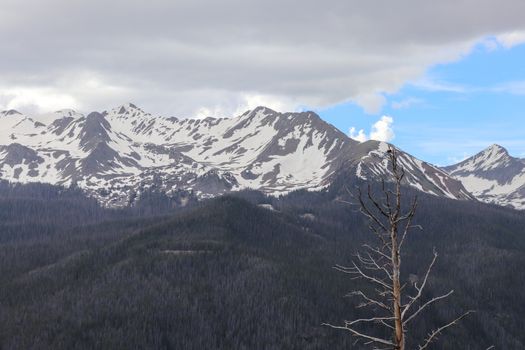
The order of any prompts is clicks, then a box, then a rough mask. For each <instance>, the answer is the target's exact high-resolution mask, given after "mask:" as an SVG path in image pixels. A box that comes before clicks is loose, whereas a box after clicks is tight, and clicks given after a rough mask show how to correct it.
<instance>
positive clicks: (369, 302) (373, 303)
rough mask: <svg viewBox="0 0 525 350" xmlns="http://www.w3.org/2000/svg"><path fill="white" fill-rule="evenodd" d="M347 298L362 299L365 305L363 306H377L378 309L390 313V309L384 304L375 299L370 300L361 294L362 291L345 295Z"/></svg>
mask: <svg viewBox="0 0 525 350" xmlns="http://www.w3.org/2000/svg"><path fill="white" fill-rule="evenodd" d="M347 295H348V296H354V295H355V296H359V297H361V298H363V299H365V300H366V303H365V305H364V306H371V305H376V306H379V307H380V308H382V309H384V310H387V311H389V312H392V308H391V307H389V306H387V305H386V304H384V303H383V302H382V301H379V300H375V299H372V298H370V297H369V296H367V295H366V294H365V293H363V292H362V291H360V290H356V291H353V292H351V293H349V294H347Z"/></svg>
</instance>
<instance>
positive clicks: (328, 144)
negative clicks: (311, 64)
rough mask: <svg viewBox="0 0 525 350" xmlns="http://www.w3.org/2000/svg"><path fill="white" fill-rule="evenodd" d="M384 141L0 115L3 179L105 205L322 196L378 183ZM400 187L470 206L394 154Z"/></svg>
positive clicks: (142, 120)
mask: <svg viewBox="0 0 525 350" xmlns="http://www.w3.org/2000/svg"><path fill="white" fill-rule="evenodd" d="M387 148H388V145H387V144H386V143H382V142H376V141H368V142H364V143H359V142H357V141H355V140H353V139H351V138H349V137H348V136H346V135H345V134H343V133H342V132H340V131H339V130H338V129H336V128H335V127H333V126H332V125H330V124H327V123H326V122H324V121H323V120H321V119H320V118H319V116H318V115H316V114H315V113H313V112H302V113H278V112H276V111H273V110H271V109H269V108H265V107H258V108H256V109H254V110H251V111H247V112H246V113H244V114H242V115H241V116H238V117H234V118H206V119H177V118H166V117H160V116H153V115H151V114H149V113H146V112H144V111H143V110H142V109H140V108H138V107H136V106H135V105H133V104H126V105H123V106H120V107H117V108H114V109H112V110H109V111H105V112H102V113H98V112H93V113H90V114H88V115H83V114H80V113H77V112H75V111H73V110H62V111H57V112H54V113H49V114H43V115H23V114H21V113H19V112H17V111H4V112H1V113H0V176H1V178H2V179H5V180H9V181H17V182H44V183H51V184H59V185H64V186H69V185H72V184H76V185H77V186H79V187H80V188H82V189H84V190H85V191H86V192H87V193H89V194H90V195H92V196H94V197H96V198H97V199H98V200H99V201H100V202H102V203H103V204H105V205H107V206H124V205H127V204H129V203H131V202H132V201H133V200H134V199H135V198H137V196H140V194H141V192H143V191H144V190H145V189H152V188H154V189H158V190H161V191H163V192H166V193H167V194H175V193H179V194H180V193H192V194H194V195H196V196H198V197H211V196H215V195H218V194H222V193H226V192H229V191H232V190H240V189H245V188H252V189H257V190H260V191H263V192H265V193H269V194H273V195H278V194H284V193H287V192H289V191H292V190H295V189H301V188H307V189H310V190H315V189H321V188H323V187H325V186H327V185H328V184H330V181H331V179H332V178H333V177H334V176H336V175H337V174H339V172H340V171H346V172H347V173H351V174H355V176H357V177H359V178H362V179H377V178H379V177H380V176H382V175H384V173H385V170H386V164H387V163H386V158H385V152H386V150H387ZM400 162H401V163H402V165H403V166H404V167H405V169H406V170H407V176H406V182H407V184H410V185H411V186H413V187H415V188H417V189H419V190H421V191H424V192H427V193H431V194H434V195H437V196H444V197H449V198H456V199H471V198H473V197H472V196H471V195H470V193H469V192H468V191H467V190H466V189H465V188H464V187H463V185H462V184H461V182H459V181H458V180H455V179H453V178H452V177H450V176H449V175H448V174H447V173H446V172H444V171H443V170H441V169H439V168H437V167H435V166H433V165H431V164H428V163H425V162H423V161H420V160H418V159H416V158H414V157H412V156H411V155H409V154H407V153H404V152H401V151H400Z"/></svg>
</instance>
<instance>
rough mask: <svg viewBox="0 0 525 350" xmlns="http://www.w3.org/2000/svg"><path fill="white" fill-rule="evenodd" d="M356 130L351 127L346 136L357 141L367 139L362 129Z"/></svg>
mask: <svg viewBox="0 0 525 350" xmlns="http://www.w3.org/2000/svg"><path fill="white" fill-rule="evenodd" d="M356 131H357V130H356V128H355V127H351V128H350V131H349V133H348V136H350V137H351V138H353V139H354V140H356V141H359V142H365V141H367V140H368V136H366V134H365V131H364V130H363V129H360V130H359V131H358V132H356Z"/></svg>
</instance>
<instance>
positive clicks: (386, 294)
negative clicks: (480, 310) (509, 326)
mask: <svg viewBox="0 0 525 350" xmlns="http://www.w3.org/2000/svg"><path fill="white" fill-rule="evenodd" d="M387 157H388V160H389V165H390V168H389V170H390V174H391V177H392V179H391V182H390V184H392V183H393V185H392V186H388V185H387V182H386V181H385V180H384V179H383V181H382V190H381V192H382V199H381V200H378V199H376V198H375V196H374V195H373V194H372V190H371V186H370V185H369V186H368V190H367V193H366V197H367V198H366V199H365V198H364V197H365V196H364V195H363V193H362V192H361V190H359V196H358V200H359V205H360V208H361V212H362V213H363V214H364V215H365V216H366V217H367V218H368V219H369V221H370V224H369V229H370V231H371V232H372V233H373V234H374V235H375V237H376V242H377V244H375V245H368V244H365V245H364V246H363V248H364V252H363V253H357V254H356V261H354V262H353V263H352V266H349V267H347V266H341V265H337V266H336V267H335V268H336V269H337V270H339V271H341V272H344V273H346V274H349V275H351V277H352V279H363V280H366V281H367V282H369V283H370V284H372V285H373V286H374V287H375V288H374V290H375V294H366V293H365V292H364V291H362V290H356V291H353V292H351V293H350V295H353V296H356V297H359V298H360V299H361V301H362V302H361V304H360V305H359V306H358V307H372V308H374V309H375V310H380V311H379V312H374V314H373V315H372V316H371V317H369V318H363V319H357V320H354V321H345V324H344V325H343V326H334V325H330V324H325V325H326V326H329V327H332V328H335V329H342V330H345V331H348V332H350V333H351V334H352V335H353V336H355V337H356V338H357V339H358V340H362V341H363V342H364V343H365V344H367V345H370V346H371V347H372V348H374V349H394V350H405V349H406V334H407V332H408V326H409V324H410V322H411V321H412V320H413V319H414V318H415V317H416V316H417V315H419V314H420V313H421V312H422V311H423V310H425V309H427V308H428V307H429V306H430V305H433V304H434V303H435V302H437V301H440V300H443V299H446V298H448V297H449V296H450V295H451V294H452V293H453V291H449V292H448V293H445V294H443V295H440V296H437V297H434V298H432V299H430V300H427V301H423V300H422V295H423V290H424V289H425V287H426V286H427V281H428V277H429V275H430V273H431V271H432V268H433V266H434V264H435V262H436V259H437V253H436V252H435V251H434V257H433V259H432V261H431V262H430V264H429V266H428V267H427V269H426V272H425V274H424V275H423V277H422V279H421V282H420V284H418V282H415V283H414V288H413V289H414V291H413V293H412V295H410V294H409V293H408V292H404V288H403V286H404V285H405V284H403V283H402V281H401V271H402V269H401V267H402V264H401V263H402V259H401V258H402V248H403V243H404V242H405V239H406V237H407V234H408V233H409V231H410V230H411V229H412V228H415V227H418V226H414V225H412V220H413V218H414V216H415V214H416V209H417V197H416V198H414V199H413V200H412V202H411V203H410V206H409V209H408V210H407V211H406V212H404V211H403V201H402V183H403V178H404V176H405V172H404V170H403V168H402V167H401V166H399V164H398V156H397V152H396V150H395V148H393V147H389V149H388V151H387ZM390 187H392V188H390ZM471 312H472V311H468V312H466V313H464V314H462V315H461V316H459V317H458V318H456V319H454V320H452V321H451V322H449V323H447V324H445V325H444V326H441V327H438V328H436V329H435V330H432V331H431V332H430V333H429V335H428V337H427V338H425V339H423V340H422V343H421V344H420V345H418V347H417V348H418V349H419V350H424V349H427V348H428V346H429V345H430V343H431V342H433V341H434V340H436V338H437V336H438V335H439V334H441V333H442V332H443V331H444V330H445V329H447V328H449V327H451V326H453V325H455V324H457V323H458V321H459V320H461V319H462V318H464V317H465V316H467V315H468V314H470V313H471ZM363 324H369V325H376V326H378V327H382V328H386V329H388V330H389V331H390V332H391V333H392V337H391V338H381V337H378V336H375V335H374V334H368V333H365V332H364V331H362V330H360V326H362V325H363Z"/></svg>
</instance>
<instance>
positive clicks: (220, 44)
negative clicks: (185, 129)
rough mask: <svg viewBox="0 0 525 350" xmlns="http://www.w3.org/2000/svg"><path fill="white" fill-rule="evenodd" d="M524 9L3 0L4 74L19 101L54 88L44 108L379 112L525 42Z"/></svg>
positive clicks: (492, 3) (343, 0) (470, 4)
mask: <svg viewBox="0 0 525 350" xmlns="http://www.w3.org/2000/svg"><path fill="white" fill-rule="evenodd" d="M473 8H475V11H476V15H475V16H472V11H473V10H472V9H473ZM276 9H279V10H278V11H276ZM393 13H395V16H393V15H392V14H393ZM523 13H525V2H524V1H523V0H506V1H505V6H501V1H500V0H483V6H480V5H479V0H463V1H460V2H458V1H454V0H441V1H437V2H433V3H432V4H429V3H428V2H424V1H415V0H398V1H395V2H384V1H379V0H370V1H358V0H335V1H331V2H330V4H329V5H327V4H325V3H323V2H320V1H315V0H304V1H302V2H301V6H297V1H294V0H266V1H239V0H223V1H220V2H219V1H213V0H204V1H193V0H177V1H172V0H151V1H148V2H144V1H124V0H115V1H109V2H108V1H102V0H92V1H68V0H48V1H46V2H45V3H44V2H42V1H41V0H26V1H15V0H3V1H2V4H1V6H0V42H2V44H3V46H4V47H5V48H6V49H5V50H3V51H2V55H1V56H0V77H2V82H1V84H2V86H3V87H4V88H5V89H7V90H9V91H11V90H13V89H15V88H16V89H18V91H22V90H24V91H27V94H26V95H27V97H23V98H22V97H21V96H19V97H18V98H15V97H9V99H14V100H15V102H16V101H18V102H16V103H15V102H12V103H13V104H17V105H23V103H21V102H20V101H21V100H32V101H35V100H38V101H42V98H39V97H38V98H37V97H35V96H36V95H35V91H38V92H39V94H40V95H41V96H50V95H53V96H54V97H53V98H52V100H54V101H55V102H53V103H51V105H52V106H45V103H44V102H37V103H36V105H38V106H40V107H39V108H47V107H49V108H52V107H53V106H55V105H60V104H61V103H62V102H60V101H66V99H65V98H64V97H65V96H69V97H70V98H71V100H70V102H71V103H75V106H79V107H77V108H84V109H85V111H89V110H93V109H104V108H109V107H112V106H114V105H117V104H121V103H123V102H127V101H133V102H135V103H137V104H139V105H141V106H142V107H143V108H144V109H147V110H148V111H151V112H152V113H159V114H164V115H167V114H169V115H176V116H191V115H196V114H202V113H203V112H206V113H225V114H227V115H231V113H235V112H236V111H238V110H239V109H242V108H246V107H248V106H251V105H253V102H252V101H254V100H256V101H257V103H258V104H271V105H272V106H273V107H274V108H276V109H287V110H293V109H296V108H297V107H298V106H308V107H310V108H323V107H328V106H331V105H334V104H337V103H341V102H346V101H354V102H355V103H357V104H358V105H359V106H361V107H362V108H363V109H364V110H365V111H366V113H369V114H374V115H380V112H381V109H382V107H383V106H384V103H385V97H384V96H385V95H388V94H391V93H393V92H396V91H397V90H398V89H400V88H401V87H402V86H403V85H405V84H406V83H407V82H408V81H417V80H418V79H420V78H421V77H422V76H424V74H425V71H426V70H427V69H428V67H431V66H433V65H435V64H439V63H447V62H451V61H454V60H458V59H461V58H462V57H464V56H465V55H466V54H468V53H469V52H470V51H471V49H472V48H473V47H475V45H476V44H477V43H480V42H482V41H483V40H484V38H486V37H488V36H490V37H493V38H496V40H498V42H500V43H501V44H500V45H501V46H504V47H511V46H513V45H517V44H518V43H520V42H523V33H525V22H524V21H523V15H522V14H523ZM312 16H315V23H312V22H309V21H307V20H306V19H309V18H312ZM93 18H96V24H95V23H94V22H93ZM20 23H30V24H31V25H25V26H24V25H20ZM443 23H446V25H445V26H444V25H443ZM35 28H38V30H34V29H35ZM86 72H89V74H87V73H86ZM101 77H103V78H101ZM427 87H429V88H434V89H443V88H445V89H449V90H450V89H452V90H454V91H457V87H450V86H439V84H434V85H433V86H427ZM20 89H22V90H20ZM9 96H12V95H9ZM2 101H4V102H2ZM0 102H2V103H4V104H7V103H8V102H9V101H7V100H6V98H0ZM26 102H27V101H26ZM9 103H11V102H9ZM24 103H25V102H24ZM32 103H35V102H32ZM75 106H71V107H75Z"/></svg>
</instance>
